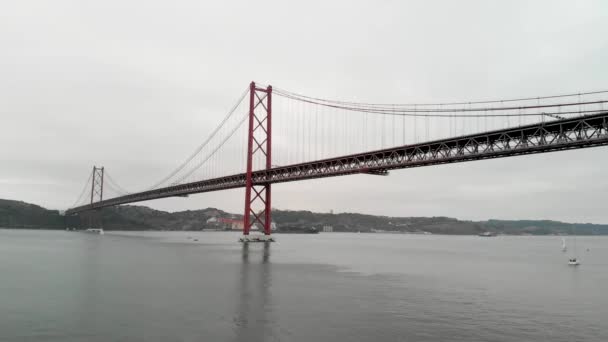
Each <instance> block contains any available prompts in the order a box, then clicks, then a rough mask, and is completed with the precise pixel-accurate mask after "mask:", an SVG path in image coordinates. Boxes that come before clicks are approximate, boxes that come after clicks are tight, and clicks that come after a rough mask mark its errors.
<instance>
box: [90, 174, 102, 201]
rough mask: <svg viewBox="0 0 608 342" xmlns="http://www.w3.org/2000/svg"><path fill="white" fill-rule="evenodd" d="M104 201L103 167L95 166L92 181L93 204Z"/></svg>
mask: <svg viewBox="0 0 608 342" xmlns="http://www.w3.org/2000/svg"><path fill="white" fill-rule="evenodd" d="M95 200H97V201H98V202H101V201H102V200H103V166H102V167H96V166H93V180H92V181H91V204H93V202H94V201H95Z"/></svg>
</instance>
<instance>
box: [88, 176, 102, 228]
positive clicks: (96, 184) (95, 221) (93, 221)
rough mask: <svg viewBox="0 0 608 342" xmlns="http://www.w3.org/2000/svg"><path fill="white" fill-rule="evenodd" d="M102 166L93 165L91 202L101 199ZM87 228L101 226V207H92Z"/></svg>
mask: <svg viewBox="0 0 608 342" xmlns="http://www.w3.org/2000/svg"><path fill="white" fill-rule="evenodd" d="M103 175H104V167H103V166H102V167H97V166H93V176H92V178H91V204H93V203H94V202H101V201H103V178H104V177H103ZM88 219H89V220H88V221H89V228H102V227H103V224H102V220H101V209H93V210H92V211H91V212H90V213H89V215H88Z"/></svg>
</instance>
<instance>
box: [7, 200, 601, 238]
mask: <svg viewBox="0 0 608 342" xmlns="http://www.w3.org/2000/svg"><path fill="white" fill-rule="evenodd" d="M272 217H273V221H274V222H275V223H276V224H277V226H278V227H279V229H280V228H281V227H285V228H310V227H315V228H317V229H319V230H322V228H323V226H331V227H332V228H333V231H336V232H357V231H360V232H382V231H387V232H411V233H423V232H428V233H433V234H460V235H466V234H479V233H481V232H486V231H491V232H495V233H498V234H512V235H521V234H532V235H547V234H572V233H574V232H576V234H581V235H608V225H599V224H587V223H585V224H571V223H564V222H557V221H548V220H517V221H515V220H514V221H511V220H488V221H461V220H458V219H454V218H449V217H389V216H375V215H364V214H357V213H340V214H330V213H313V212H310V211H287V210H276V209H275V210H273V216H272ZM99 218H101V220H102V222H103V227H104V229H108V230H200V229H204V228H222V227H225V226H224V225H222V224H219V223H218V222H215V223H208V221H210V219H211V218H216V219H218V218H224V219H234V220H240V219H242V215H239V214H230V213H227V212H225V211H222V210H219V209H215V208H207V209H201V210H187V211H179V212H174V213H170V212H166V211H160V210H154V209H151V208H148V207H144V206H132V205H124V206H118V207H112V208H104V209H102V210H100V211H99V212H93V215H92V216H91V215H82V216H75V217H67V218H66V217H64V216H62V215H60V213H59V212H58V211H57V210H47V209H44V208H42V207H39V206H37V205H33V204H28V203H25V202H18V201H10V200H0V227H6V228H34V229H36V228H46V229H64V228H65V227H66V224H67V225H68V226H70V227H78V228H88V227H90V226H91V224H90V223H89V222H90V220H93V222H95V221H96V220H99ZM211 221H213V220H211Z"/></svg>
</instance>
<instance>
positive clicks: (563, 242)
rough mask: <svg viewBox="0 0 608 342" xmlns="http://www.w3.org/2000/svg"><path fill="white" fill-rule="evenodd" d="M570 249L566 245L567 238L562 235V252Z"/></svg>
mask: <svg viewBox="0 0 608 342" xmlns="http://www.w3.org/2000/svg"><path fill="white" fill-rule="evenodd" d="M567 250H568V247H566V239H564V238H563V237H562V252H565V251H567Z"/></svg>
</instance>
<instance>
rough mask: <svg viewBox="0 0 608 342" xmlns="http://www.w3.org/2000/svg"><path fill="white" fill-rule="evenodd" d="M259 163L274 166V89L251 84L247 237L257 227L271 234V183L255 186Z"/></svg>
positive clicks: (245, 217) (246, 193) (265, 233)
mask: <svg viewBox="0 0 608 342" xmlns="http://www.w3.org/2000/svg"><path fill="white" fill-rule="evenodd" d="M256 161H257V162H260V163H262V165H263V167H265V168H266V169H270V168H271V167H272V166H271V165H272V164H271V162H272V86H268V87H267V88H266V89H264V88H258V87H256V85H255V82H251V84H250V86H249V129H248V138H247V171H246V180H245V215H244V221H243V235H249V231H250V230H251V228H252V227H254V226H256V225H257V226H258V227H259V228H260V229H263V230H264V235H270V226H271V222H272V219H271V204H270V203H271V202H270V201H271V196H270V195H271V190H270V183H268V182H264V180H258V179H256V182H255V184H254V182H253V178H252V172H253V167H254V165H253V164H254V162H256Z"/></svg>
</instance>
